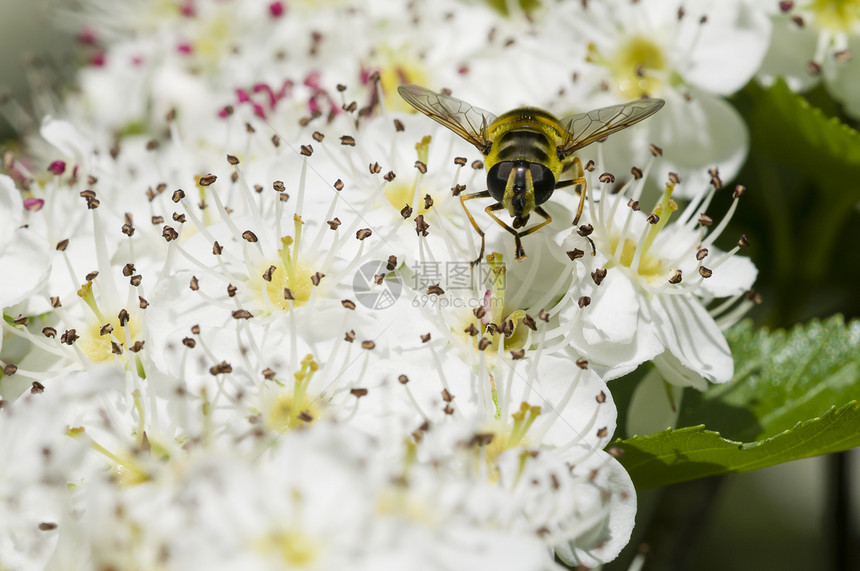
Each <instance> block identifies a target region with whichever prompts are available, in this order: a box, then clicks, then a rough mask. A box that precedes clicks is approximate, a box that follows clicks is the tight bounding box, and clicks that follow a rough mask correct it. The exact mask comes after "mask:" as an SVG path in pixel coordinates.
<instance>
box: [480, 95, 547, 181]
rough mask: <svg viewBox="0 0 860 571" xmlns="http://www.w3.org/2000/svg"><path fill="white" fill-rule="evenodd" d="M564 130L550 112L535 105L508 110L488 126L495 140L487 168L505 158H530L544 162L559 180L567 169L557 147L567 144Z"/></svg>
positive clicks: (488, 136)
mask: <svg viewBox="0 0 860 571" xmlns="http://www.w3.org/2000/svg"><path fill="white" fill-rule="evenodd" d="M563 133H564V129H563V128H562V127H561V125H559V123H558V119H556V118H555V117H554V116H553V115H551V114H550V113H547V112H546V111H543V110H541V109H536V108H534V107H521V108H519V109H514V110H512V111H508V112H507V113H505V114H503V115H502V116H500V117H499V118H498V119H497V120H496V121H494V122H493V123H492V124H491V125H490V126H489V127H488V128H487V139H489V140H490V141H491V142H492V147H491V148H490V152H489V154H488V155H487V157H486V159H485V160H484V162H485V164H486V166H487V168H488V169H489V168H492V166H493V165H495V164H496V163H498V162H502V161H527V162H530V163H537V164H540V165H543V166H545V167H547V168H549V170H550V171H551V172H552V174H553V176H554V177H555V178H556V180H558V178H559V176H561V172H562V170H563V168H564V164H563V162H562V161H561V160H560V159H559V158H558V154H557V152H556V149H557V148H558V147H559V145H561V144H562V143H563Z"/></svg>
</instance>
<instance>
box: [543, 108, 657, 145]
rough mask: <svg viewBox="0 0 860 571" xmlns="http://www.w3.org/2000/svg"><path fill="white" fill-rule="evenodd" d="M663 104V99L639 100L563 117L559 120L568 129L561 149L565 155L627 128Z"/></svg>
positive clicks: (651, 113) (654, 111) (648, 115)
mask: <svg viewBox="0 0 860 571" xmlns="http://www.w3.org/2000/svg"><path fill="white" fill-rule="evenodd" d="M665 103H666V102H665V101H663V100H662V99H638V100H636V101H631V102H630V103H623V104H621V105H611V106H609V107H601V108H600V109H595V110H594V111H589V112H588V113H578V114H576V115H570V116H568V117H565V118H563V119H562V120H561V121H560V123H561V125H562V126H563V127H564V128H565V129H567V138H566V139H565V142H564V144H563V145H562V146H561V149H560V152H561V154H562V155H563V156H567V155H569V154H571V153H573V152H574V151H577V150H579V149H581V148H582V147H584V146H586V145H588V144H591V143H593V142H594V141H596V140H598V139H602V138H603V137H606V136H607V135H611V134H612V133H616V132H618V131H620V130H622V129H626V128H627V127H629V126H630V125H633V124H634V123H638V122H639V121H641V120H642V119H645V118H647V117H650V116H651V115H653V114H654V113H656V112H657V111H659V110H660V109H661V108H662V107H663V105H664V104H665Z"/></svg>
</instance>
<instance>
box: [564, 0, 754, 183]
mask: <svg viewBox="0 0 860 571" xmlns="http://www.w3.org/2000/svg"><path fill="white" fill-rule="evenodd" d="M754 4H755V3H753V2H749V1H747V0H730V1H721V2H705V1H695V2H680V3H679V2H676V1H672V0H643V1H642V2H629V1H628V0H617V1H616V0H612V1H609V2H590V3H588V4H587V6H586V8H585V9H582V10H576V9H574V5H575V4H574V3H570V4H569V5H568V8H567V9H562V10H559V11H558V13H557V17H554V19H553V20H552V21H551V28H550V30H549V32H548V33H550V34H552V35H554V36H560V35H561V34H562V31H561V30H562V29H564V30H565V31H564V33H565V34H567V35H569V34H570V33H571V32H570V30H575V31H576V34H577V37H579V38H581V41H582V42H583V43H587V44H588V46H589V55H588V58H587V63H575V64H573V66H571V67H572V68H573V69H572V71H573V72H575V74H576V76H575V80H576V81H575V83H576V85H574V86H572V88H571V92H572V93H573V94H574V95H577V94H578V95H579V96H580V97H581V98H583V102H577V103H576V104H577V105H578V108H576V109H573V110H574V111H578V112H581V111H587V110H588V109H583V108H581V107H582V106H583V105H584V104H586V103H587V104H588V105H589V107H591V108H596V107H601V106H604V105H610V104H615V103H619V102H624V101H630V100H635V99H639V98H640V97H643V96H647V97H658V98H662V99H665V100H666V102H667V103H666V106H665V108H664V109H663V110H662V111H660V112H659V113H657V114H656V115H655V116H654V117H651V118H649V119H648V120H646V121H644V122H643V123H642V126H641V127H637V128H635V129H629V130H628V131H627V132H626V133H622V134H616V135H613V136H612V137H610V138H609V142H608V144H607V145H606V147H607V148H606V151H607V158H608V159H611V161H612V162H611V163H610V165H609V166H610V168H614V166H616V165H624V164H629V162H630V160H631V158H632V159H633V160H634V161H642V162H644V158H645V156H644V152H643V149H645V148H647V145H648V144H649V143H654V144H658V145H660V146H662V147H663V148H664V150H665V153H666V160H665V161H664V162H663V164H661V165H660V166H659V167H658V168H657V169H655V172H654V176H655V180H658V181H660V180H665V179H666V177H667V176H668V173H669V172H670V171H674V172H677V173H679V174H680V175H681V176H682V178H683V179H684V180H685V181H688V182H690V183H691V185H690V187H689V188H688V189H686V190H684V189H680V188H679V189H678V191H679V193H680V194H683V195H685V196H687V197H690V196H691V195H689V192H690V191H692V190H697V189H700V188H703V186H704V185H705V184H707V181H708V178H707V176H706V175H704V174H703V173H704V172H705V171H706V170H707V169H708V168H714V167H715V168H718V169H719V170H720V172H721V173H722V175H723V177H724V178H726V179H727V180H728V179H731V178H732V177H734V175H735V174H736V173H737V171H738V170H739V169H740V167H741V165H742V164H743V162H744V159H745V158H746V154H747V149H748V138H749V137H748V134H747V132H746V126H745V125H744V123H743V121H742V119H741V118H740V116H739V115H738V113H737V112H736V111H735V110H734V109H733V108H732V106H731V105H729V104H728V103H727V102H726V101H725V99H724V97H725V96H727V95H731V94H732V93H734V92H736V91H737V90H739V89H740V88H741V87H743V86H744V85H745V84H746V83H747V81H749V79H751V78H752V76H753V74H754V73H755V72H756V70H757V69H758V67H759V64H760V62H761V60H762V58H763V57H764V53H765V50H766V49H767V46H768V39H769V36H770V22H769V20H768V18H767V16H766V14H764V12H763V11H761V10H760V9H758V8H756V7H755V6H754ZM552 14H553V15H554V16H555V15H556V11H555V10H553V12H552ZM556 27H558V29H556ZM567 101H569V102H570V103H569V104H568V107H569V106H570V104H573V103H575V100H574V99H572V98H571V97H570V96H569V95H567V94H565V95H564V96H562V97H560V98H558V99H557V101H556V103H555V105H554V107H555V108H557V109H558V110H559V111H562V112H564V113H567V112H570V111H571V110H570V109H565V108H564V105H563V103H565V102H567ZM585 154H586V155H587V154H589V153H588V151H585ZM616 170H617V169H616Z"/></svg>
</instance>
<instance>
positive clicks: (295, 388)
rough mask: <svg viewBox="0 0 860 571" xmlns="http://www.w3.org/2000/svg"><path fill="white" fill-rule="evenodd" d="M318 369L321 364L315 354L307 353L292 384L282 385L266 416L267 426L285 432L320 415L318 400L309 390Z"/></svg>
mask: <svg viewBox="0 0 860 571" xmlns="http://www.w3.org/2000/svg"><path fill="white" fill-rule="evenodd" d="M317 370H319V364H317V362H316V361H315V360H314V357H313V355H306V356H305V358H304V359H302V366H301V369H299V371H298V372H296V373H295V374H294V375H293V377H294V381H293V384H292V386H290V385H282V386H281V387H280V392H279V393H278V394H277V396H276V397H275V399H274V402H272V403H271V407H270V408H269V410H268V412H267V414H266V416H265V419H266V426H268V427H269V428H270V429H271V430H274V431H276V432H284V431H286V430H288V429H291V428H293V429H294V428H300V427H302V426H304V425H306V424H307V423H309V422H312V421H313V419H315V418H318V417H319V416H320V414H321V409H320V407H319V405H318V404H317V402H318V400H317V399H316V398H310V397H309V396H308V392H307V388H308V385H309V384H310V382H311V378H312V377H313V376H314V373H315V372H317ZM275 382H277V381H275Z"/></svg>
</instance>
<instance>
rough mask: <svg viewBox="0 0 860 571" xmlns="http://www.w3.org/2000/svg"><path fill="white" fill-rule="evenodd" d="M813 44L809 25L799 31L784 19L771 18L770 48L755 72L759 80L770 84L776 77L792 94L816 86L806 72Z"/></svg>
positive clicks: (814, 39) (814, 36)
mask: <svg viewBox="0 0 860 571" xmlns="http://www.w3.org/2000/svg"><path fill="white" fill-rule="evenodd" d="M817 42H818V33H817V32H816V30H815V29H814V28H813V27H812V26H804V27H802V28H799V27H798V26H797V25H796V24H795V23H794V22H792V21H791V20H790V19H789V18H787V17H784V16H777V17H775V18H774V26H773V35H772V36H771V42H770V49H769V50H768V52H767V54H766V55H765V57H764V61H763V62H762V64H761V69H760V70H759V72H758V78H759V81H761V82H762V83H763V84H765V85H770V84H772V83H773V81H774V79H775V78H776V77H777V76H779V77H782V78H783V79H785V80H786V82H787V83H788V85H789V87H791V89H793V90H794V91H805V90H807V89H809V88H810V87H812V86H813V85H815V84H816V83H818V77H816V76H813V75H810V73H809V72H808V71H806V64H807V62H809V61H810V60H811V59H812V58H813V57H814V56H815V46H816V43H817Z"/></svg>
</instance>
